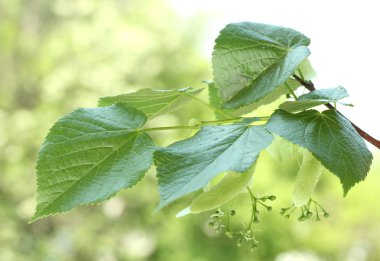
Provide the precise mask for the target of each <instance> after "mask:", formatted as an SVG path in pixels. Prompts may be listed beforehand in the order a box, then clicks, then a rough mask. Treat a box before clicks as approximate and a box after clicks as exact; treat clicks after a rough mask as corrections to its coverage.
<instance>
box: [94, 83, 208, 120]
mask: <svg viewBox="0 0 380 261" xmlns="http://www.w3.org/2000/svg"><path fill="white" fill-rule="evenodd" d="M201 91H202V89H197V90H194V89H192V88H191V87H189V88H184V89H179V90H154V89H149V88H147V89H141V90H138V91H137V92H133V93H127V94H121V95H117V96H110V97H103V98H101V99H100V100H99V103H98V105H99V106H108V105H112V104H116V103H122V104H124V105H127V106H132V107H134V108H136V109H138V110H140V111H142V112H143V113H144V114H145V115H146V116H147V117H148V118H149V119H151V118H154V117H156V116H159V115H162V114H165V113H168V112H172V111H174V110H176V109H178V108H180V107H181V106H184V105H185V104H186V103H188V102H190V101H191V100H192V98H191V95H197V94H199V93H200V92H201Z"/></svg>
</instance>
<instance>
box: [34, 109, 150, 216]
mask: <svg viewBox="0 0 380 261" xmlns="http://www.w3.org/2000/svg"><path fill="white" fill-rule="evenodd" d="M145 121H146V117H145V115H144V114H143V113H141V112H140V111H138V110H136V109H134V108H131V107H124V106H122V105H112V106H108V107H102V108H90V109H78V110H75V111H74V112H72V113H70V114H68V115H66V116H65V117H63V118H62V119H60V120H59V121H58V122H56V123H55V124H54V126H53V127H52V128H51V130H50V132H49V134H48V135H47V137H46V140H45V142H44V144H43V145H42V148H41V151H40V154H39V158H38V162H37V193H38V196H37V211H36V214H35V216H34V217H33V220H36V219H39V218H41V217H44V216H47V215H51V214H54V213H59V212H63V211H68V210H70V209H72V208H74V207H75V206H78V205H81V204H92V203H97V202H100V201H103V200H105V199H108V198H110V197H111V196H113V195H114V194H115V193H117V192H118V191H119V190H121V189H123V188H129V187H132V186H133V185H134V184H136V183H137V182H138V181H139V180H140V179H141V178H142V177H143V176H144V174H145V172H146V171H147V170H148V169H149V168H150V166H151V164H152V161H153V151H154V144H153V142H152V140H151V138H150V137H149V136H148V135H147V134H146V133H143V132H140V131H137V129H138V128H140V127H141V126H143V125H144V123H145Z"/></svg>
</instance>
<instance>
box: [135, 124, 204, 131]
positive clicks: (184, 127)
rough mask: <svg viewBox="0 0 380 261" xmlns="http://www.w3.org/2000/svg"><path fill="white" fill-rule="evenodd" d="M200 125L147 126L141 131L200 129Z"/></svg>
mask: <svg viewBox="0 0 380 261" xmlns="http://www.w3.org/2000/svg"><path fill="white" fill-rule="evenodd" d="M199 128H200V126H199V125H193V126H169V127H157V128H146V129H140V131H145V132H146V131H164V130H178V129H199Z"/></svg>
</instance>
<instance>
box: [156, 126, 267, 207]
mask: <svg viewBox="0 0 380 261" xmlns="http://www.w3.org/2000/svg"><path fill="white" fill-rule="evenodd" d="M271 142H272V135H271V134H269V133H268V132H267V131H266V130H265V129H264V128H263V127H262V126H250V125H249V123H246V122H244V123H241V124H231V125H224V126H207V127H203V128H202V129H201V130H200V131H199V132H198V133H197V134H196V135H194V136H193V137H191V138H189V139H186V140H182V141H178V142H176V143H174V144H172V145H170V146H169V147H167V148H159V149H157V151H156V152H155V154H154V160H155V164H156V166H157V176H158V183H159V192H160V198H161V200H160V204H159V208H161V207H164V206H165V205H167V204H169V203H170V202H172V201H174V200H176V199H178V198H180V197H182V196H184V195H186V194H188V193H191V192H194V191H196V190H198V189H200V188H202V187H204V186H206V184H207V183H208V182H209V181H210V180H211V179H212V178H214V177H215V176H216V175H218V174H220V173H221V172H223V171H235V172H244V171H246V170H247V169H248V168H249V167H250V166H251V165H252V164H253V163H254V162H255V161H256V159H257V157H258V155H259V153H260V152H261V150H263V149H265V148H266V147H267V146H268V145H269V144H270V143H271Z"/></svg>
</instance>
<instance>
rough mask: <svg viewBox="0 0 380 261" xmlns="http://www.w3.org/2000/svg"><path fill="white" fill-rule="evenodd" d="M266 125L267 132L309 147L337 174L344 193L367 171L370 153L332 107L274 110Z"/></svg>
mask: <svg viewBox="0 0 380 261" xmlns="http://www.w3.org/2000/svg"><path fill="white" fill-rule="evenodd" d="M266 126H267V129H268V130H269V131H270V132H272V133H274V134H277V135H279V136H281V137H283V138H284V139H286V140H288V141H290V142H292V143H294V144H297V145H299V146H301V147H304V148H306V149H307V150H309V151H310V152H311V153H312V154H313V155H314V156H315V157H316V158H317V159H318V160H319V161H320V162H321V163H322V164H323V166H325V167H326V168H327V169H328V170H330V171H331V172H332V173H334V174H335V175H337V176H338V177H339V179H340V181H341V183H342V185H343V190H344V194H347V192H348V190H349V189H350V188H351V187H352V186H353V185H355V183H357V182H359V181H361V180H364V179H365V177H366V175H367V173H368V171H369V168H370V166H371V162H372V154H371V152H370V151H369V150H368V148H367V146H366V144H365V143H364V141H363V139H362V138H361V137H360V135H359V134H358V133H357V132H356V130H355V129H354V128H353V127H352V125H351V123H350V122H349V121H348V120H347V119H346V118H344V117H343V116H342V115H341V114H339V113H338V112H336V111H334V110H327V111H323V112H318V111H316V110H308V111H304V112H300V113H297V114H291V113H288V112H286V111H283V110H277V111H276V112H275V113H274V114H273V115H272V117H271V119H270V120H269V122H268V123H267V125H266Z"/></svg>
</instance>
